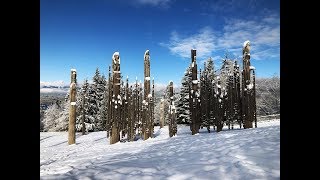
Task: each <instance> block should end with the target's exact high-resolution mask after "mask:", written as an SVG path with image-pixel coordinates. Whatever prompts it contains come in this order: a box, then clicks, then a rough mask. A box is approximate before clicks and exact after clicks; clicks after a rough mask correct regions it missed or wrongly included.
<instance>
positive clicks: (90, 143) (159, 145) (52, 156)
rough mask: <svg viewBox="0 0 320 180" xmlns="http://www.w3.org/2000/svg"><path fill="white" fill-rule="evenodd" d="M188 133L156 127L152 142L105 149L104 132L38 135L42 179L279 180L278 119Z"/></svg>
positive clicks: (179, 129)
mask: <svg viewBox="0 0 320 180" xmlns="http://www.w3.org/2000/svg"><path fill="white" fill-rule="evenodd" d="M238 128H239V126H236V129H234V130H227V129H226V128H225V129H224V130H223V131H221V132H219V133H216V132H212V133H207V131H206V129H201V130H200V133H199V134H197V135H193V136H192V135H191V131H190V129H189V127H187V126H178V134H177V136H174V137H172V138H169V135H168V134H169V133H168V127H167V126H166V127H165V128H162V129H159V127H158V126H156V127H155V138H150V139H148V140H146V141H143V140H138V141H135V142H126V143H121V142H118V143H116V144H113V145H109V140H108V139H107V138H106V132H105V131H101V132H92V133H89V134H87V135H81V134H77V136H76V145H68V142H67V140H68V136H67V135H68V134H67V132H41V133H40V178H41V179H103V180H105V179H113V180H114V179H172V180H176V179H280V119H276V120H270V121H263V122H260V123H259V122H258V128H252V129H238Z"/></svg>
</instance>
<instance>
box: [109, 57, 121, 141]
mask: <svg viewBox="0 0 320 180" xmlns="http://www.w3.org/2000/svg"><path fill="white" fill-rule="evenodd" d="M112 75H113V78H112V80H113V83H112V85H113V95H112V100H111V109H113V113H112V118H111V121H112V122H111V126H112V127H111V137H110V144H114V143H117V142H119V140H120V132H119V128H120V127H119V123H120V122H119V121H120V106H119V102H120V101H121V96H120V79H121V78H120V55H119V52H115V53H114V54H113V55H112Z"/></svg>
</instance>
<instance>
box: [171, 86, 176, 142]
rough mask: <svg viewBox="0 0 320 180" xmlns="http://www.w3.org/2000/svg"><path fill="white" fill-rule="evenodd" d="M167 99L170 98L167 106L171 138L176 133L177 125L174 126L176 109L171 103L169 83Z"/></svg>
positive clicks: (172, 102)
mask: <svg viewBox="0 0 320 180" xmlns="http://www.w3.org/2000/svg"><path fill="white" fill-rule="evenodd" d="M169 97H170V106H169V136H170V137H172V136H174V135H176V133H177V130H176V129H177V124H176V114H175V113H176V108H175V106H174V101H173V82H172V81H170V84H169Z"/></svg>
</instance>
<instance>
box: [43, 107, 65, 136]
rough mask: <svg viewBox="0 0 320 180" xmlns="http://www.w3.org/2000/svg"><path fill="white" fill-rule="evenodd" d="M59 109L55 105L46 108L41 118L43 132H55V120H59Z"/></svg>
mask: <svg viewBox="0 0 320 180" xmlns="http://www.w3.org/2000/svg"><path fill="white" fill-rule="evenodd" d="M60 112H61V108H60V106H59V105H58V104H57V103H54V104H52V105H50V106H49V107H48V109H47V110H46V111H45V112H44V117H43V131H44V132H47V131H55V128H56V126H57V119H58V118H59V115H60Z"/></svg>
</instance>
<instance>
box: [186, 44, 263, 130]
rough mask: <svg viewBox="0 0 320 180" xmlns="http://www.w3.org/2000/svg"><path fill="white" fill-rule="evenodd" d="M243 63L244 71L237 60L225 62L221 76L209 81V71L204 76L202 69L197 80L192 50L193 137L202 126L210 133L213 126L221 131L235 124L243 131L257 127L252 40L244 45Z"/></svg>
mask: <svg viewBox="0 0 320 180" xmlns="http://www.w3.org/2000/svg"><path fill="white" fill-rule="evenodd" d="M242 61H243V70H242V71H241V72H240V68H239V65H238V64H237V61H232V60H230V59H225V61H224V64H223V66H222V68H221V72H220V74H219V75H215V74H214V75H213V77H211V78H209V80H208V76H207V75H206V72H203V73H201V70H200V79H199V80H198V78H197V77H198V76H197V63H196V50H195V49H192V50H191V67H190V73H191V80H190V81H191V82H190V83H189V106H190V119H191V123H190V130H191V131H192V134H196V133H199V129H200V128H201V126H203V124H205V126H207V129H208V131H209V132H210V126H213V128H214V129H215V128H217V132H219V131H221V130H222V128H223V125H224V124H226V125H228V128H229V129H230V126H231V129H233V126H234V123H235V122H236V123H238V124H239V125H240V128H241V126H242V125H243V127H244V128H252V127H253V123H255V127H257V117H256V94H255V91H256V90H255V88H256V87H255V68H254V67H253V66H251V65H250V42H249V41H245V42H244V44H243V58H242ZM204 69H206V64H204ZM240 74H241V76H240ZM241 77H242V79H241ZM240 79H241V81H240ZM203 122H206V123H203Z"/></svg>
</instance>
